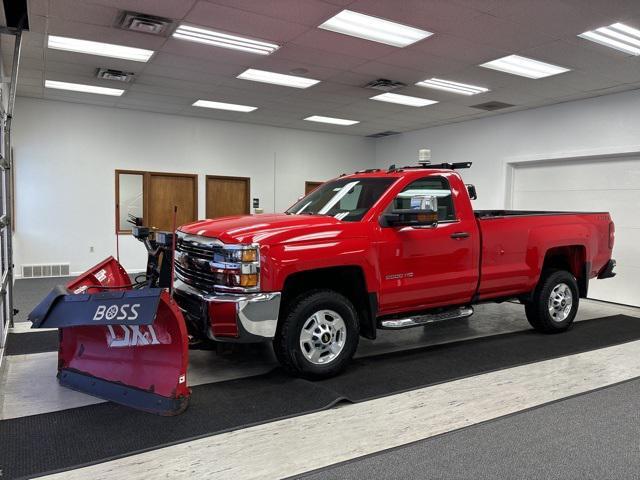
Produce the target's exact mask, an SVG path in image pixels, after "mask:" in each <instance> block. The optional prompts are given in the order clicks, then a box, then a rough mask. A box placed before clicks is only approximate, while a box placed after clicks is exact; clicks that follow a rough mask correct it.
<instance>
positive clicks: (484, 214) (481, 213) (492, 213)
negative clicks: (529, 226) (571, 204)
mask: <svg viewBox="0 0 640 480" xmlns="http://www.w3.org/2000/svg"><path fill="white" fill-rule="evenodd" d="M473 213H474V214H475V216H476V218H492V217H526V216H540V215H591V214H600V215H602V214H607V212H566V211H565V212H554V211H549V210H540V211H537V210H474V211H473Z"/></svg>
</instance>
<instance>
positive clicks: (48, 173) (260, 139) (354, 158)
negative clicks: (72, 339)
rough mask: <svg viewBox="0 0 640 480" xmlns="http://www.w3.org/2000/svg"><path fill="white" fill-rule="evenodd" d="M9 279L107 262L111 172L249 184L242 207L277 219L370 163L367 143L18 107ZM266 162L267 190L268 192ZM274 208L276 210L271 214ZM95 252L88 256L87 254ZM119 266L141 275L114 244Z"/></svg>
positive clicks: (111, 112)
mask: <svg viewBox="0 0 640 480" xmlns="http://www.w3.org/2000/svg"><path fill="white" fill-rule="evenodd" d="M14 152H15V160H16V233H15V258H14V262H15V265H16V270H17V273H18V274H20V271H21V265H22V264H31V263H57V262H60V263H62V262H70V263H71V271H72V272H80V271H83V270H85V269H86V268H88V267H90V266H91V265H93V264H95V263H97V262H98V261H99V260H101V259H102V258H104V257H106V256H108V255H114V256H115V234H114V229H115V180H114V170H115V169H118V168H120V169H133V170H151V171H167V172H179V173H198V174H199V185H198V192H199V212H200V217H203V216H204V214H205V175H207V174H211V175H231V176H233V175H237V176H250V177H251V197H252V198H254V197H257V198H259V199H260V205H261V207H263V208H264V211H265V212H273V211H282V210H284V209H285V208H287V207H288V206H289V205H290V204H292V203H293V202H294V201H295V200H296V199H297V198H298V197H299V196H300V195H301V194H302V193H303V192H304V182H305V180H324V179H328V178H331V177H334V176H337V175H338V174H340V173H342V172H345V171H354V170H357V169H361V168H365V167H367V166H369V165H371V164H372V163H373V158H374V143H373V141H372V140H371V139H365V138H361V137H355V136H347V135H336V134H329V133H316V132H307V131H303V130H293V129H284V128H275V127H268V126H261V125H251V124H243V123H232V122H222V121H216V120H209V119H202V118H194V117H181V116H170V115H164V114H156V113H147V112H140V111H132V110H121V109H114V108H107V107H98V106H89V105H79V104H72V103H64V102H51V101H44V100H36V99H28V98H18V100H17V103H16V112H15V119H14ZM274 159H275V183H276V188H275V192H274ZM274 198H275V204H274ZM90 247H94V252H93V253H91V252H90ZM120 258H121V261H122V263H123V265H124V266H125V267H126V268H128V269H131V270H137V269H142V268H144V265H145V262H146V256H145V251H144V248H143V246H142V245H141V244H139V243H138V242H137V241H135V239H133V238H132V237H131V236H120Z"/></svg>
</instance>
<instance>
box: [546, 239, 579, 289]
mask: <svg viewBox="0 0 640 480" xmlns="http://www.w3.org/2000/svg"><path fill="white" fill-rule="evenodd" d="M549 270H566V271H568V272H569V273H571V274H572V275H573V276H574V277H575V278H576V281H577V282H578V292H579V294H580V297H581V298H585V297H586V296H587V292H588V290H589V270H590V265H589V262H587V249H586V247H585V246H584V245H563V246H559V247H552V248H549V249H548V250H547V251H546V252H545V255H544V260H543V262H542V268H541V271H540V274H541V275H542V274H543V272H545V271H549Z"/></svg>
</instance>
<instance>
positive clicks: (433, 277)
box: [378, 174, 479, 313]
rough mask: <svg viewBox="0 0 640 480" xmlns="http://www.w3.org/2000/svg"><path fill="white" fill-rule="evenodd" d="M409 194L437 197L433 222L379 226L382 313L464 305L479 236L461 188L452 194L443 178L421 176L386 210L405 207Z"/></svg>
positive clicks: (473, 272) (472, 289) (474, 271)
mask: <svg viewBox="0 0 640 480" xmlns="http://www.w3.org/2000/svg"><path fill="white" fill-rule="evenodd" d="M456 183H461V182H456ZM462 188H464V185H462ZM412 195H436V197H437V199H438V224H437V226H435V227H433V226H431V227H399V226H398V227H380V237H379V239H380V243H379V244H378V245H379V248H378V251H379V262H380V277H381V279H380V282H381V292H380V309H381V313H385V312H388V313H392V312H393V311H401V310H406V309H421V308H431V307H437V306H442V305H453V304H462V303H467V302H469V301H470V299H471V297H472V296H473V294H474V292H475V289H476V285H477V280H478V255H479V234H478V229H477V224H476V220H475V217H474V215H473V211H472V209H471V205H470V202H469V200H468V199H467V197H466V195H467V193H466V190H465V191H462V192H460V191H456V190H452V189H451V186H450V184H449V181H448V179H447V178H446V177H445V176H442V175H437V174H433V175H426V176H425V177H423V178H420V179H418V180H415V181H413V182H412V183H410V184H409V185H407V186H406V187H405V188H404V189H403V190H402V191H401V192H400V193H399V194H398V195H397V196H396V198H395V199H394V200H393V201H392V203H391V204H390V205H389V206H388V207H387V210H388V211H390V210H392V209H394V208H396V209H402V208H410V207H409V205H408V204H407V205H405V204H406V203H407V202H410V197H411V196H412ZM458 196H461V197H460V198H458ZM462 196H464V197H462ZM456 207H458V208H456ZM457 210H458V211H457Z"/></svg>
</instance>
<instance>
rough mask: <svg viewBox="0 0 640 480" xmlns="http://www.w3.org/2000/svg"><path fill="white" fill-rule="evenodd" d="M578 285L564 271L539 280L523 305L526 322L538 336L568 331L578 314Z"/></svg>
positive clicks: (545, 275) (554, 272)
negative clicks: (539, 333)
mask: <svg viewBox="0 0 640 480" xmlns="http://www.w3.org/2000/svg"><path fill="white" fill-rule="evenodd" d="M579 300H580V298H579V293H578V284H577V282H576V279H575V278H574V277H573V275H572V274H571V273H569V272H567V271H565V270H554V271H549V272H546V273H545V274H543V276H541V278H540V281H539V282H538V286H537V287H536V290H535V292H534V294H533V298H532V300H531V301H530V302H528V303H526V304H525V313H526V315H527V320H529V323H530V324H531V326H532V327H533V328H535V329H536V330H538V331H539V332H544V333H557V332H564V331H565V330H567V329H568V328H569V327H570V326H571V324H572V323H573V320H574V319H575V317H576V314H577V313H578V303H579Z"/></svg>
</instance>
